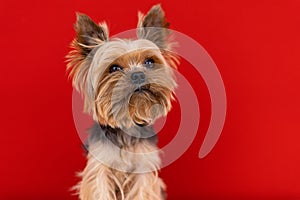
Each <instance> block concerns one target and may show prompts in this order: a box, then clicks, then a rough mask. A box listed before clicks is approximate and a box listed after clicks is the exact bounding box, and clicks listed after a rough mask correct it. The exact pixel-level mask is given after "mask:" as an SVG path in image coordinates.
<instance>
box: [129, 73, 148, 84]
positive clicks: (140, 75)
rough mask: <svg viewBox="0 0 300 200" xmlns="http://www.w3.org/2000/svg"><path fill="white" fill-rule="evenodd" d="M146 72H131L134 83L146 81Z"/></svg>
mask: <svg viewBox="0 0 300 200" xmlns="http://www.w3.org/2000/svg"><path fill="white" fill-rule="evenodd" d="M145 79H146V77H145V74H144V73H143V72H134V73H132V74H131V81H132V83H134V84H142V83H144V82H145Z"/></svg>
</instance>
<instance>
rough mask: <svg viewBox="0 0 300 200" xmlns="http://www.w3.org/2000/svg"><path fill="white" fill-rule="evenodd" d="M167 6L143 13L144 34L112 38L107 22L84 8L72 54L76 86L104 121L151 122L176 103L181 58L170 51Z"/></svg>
mask: <svg viewBox="0 0 300 200" xmlns="http://www.w3.org/2000/svg"><path fill="white" fill-rule="evenodd" d="M167 28H168V23H166V20H165V16H164V12H163V11H162V9H161V7H160V6H159V5H156V6H153V7H152V9H151V10H150V11H149V12H148V13H147V15H146V16H143V15H142V14H140V15H139V22H138V31H137V35H138V39H136V40H129V39H109V38H108V29H107V26H106V25H105V23H102V24H99V25H97V24H96V23H94V22H93V21H92V20H91V19H90V18H89V17H88V16H86V15H82V14H78V15H77V23H76V25H75V29H76V31H77V37H76V38H75V40H74V41H73V43H72V47H73V48H74V50H73V51H71V52H70V53H69V55H68V58H69V64H68V68H69V69H70V75H71V76H72V78H73V84H74V86H75V87H76V88H77V89H78V90H79V91H80V92H82V93H83V95H84V101H85V111H87V112H90V113H91V114H92V115H93V118H94V119H95V120H97V121H99V123H100V124H102V125H109V126H111V127H119V128H130V127H132V126H135V125H140V126H144V125H149V124H152V123H153V122H154V120H155V119H157V118H158V117H160V116H162V115H166V114H167V112H168V111H169V110H170V108H171V102H170V101H171V100H172V98H173V97H172V93H173V91H174V88H175V86H176V83H175V80H174V75H173V69H172V68H171V67H175V63H176V62H177V60H176V58H175V57H174V56H173V54H172V53H171V52H170V49H169V48H170V44H169V41H168V37H169V30H168V29H167Z"/></svg>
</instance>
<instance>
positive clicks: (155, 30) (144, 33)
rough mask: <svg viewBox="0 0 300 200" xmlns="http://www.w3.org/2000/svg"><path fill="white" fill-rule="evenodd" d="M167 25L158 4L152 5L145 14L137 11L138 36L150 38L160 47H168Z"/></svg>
mask: <svg viewBox="0 0 300 200" xmlns="http://www.w3.org/2000/svg"><path fill="white" fill-rule="evenodd" d="M168 27H169V23H168V22H167V21H166V17H165V13H164V11H163V10H162V8H161V6H160V4H158V5H155V6H153V7H152V8H151V9H150V11H149V12H148V13H147V14H146V15H145V16H144V15H143V14H142V13H140V12H139V21H138V32H137V35H138V38H140V39H147V40H150V41H152V42H153V43H155V44H156V45H157V46H158V47H159V48H161V49H168V35H169V32H170V31H169V29H168Z"/></svg>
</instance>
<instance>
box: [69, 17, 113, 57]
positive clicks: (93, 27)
mask: <svg viewBox="0 0 300 200" xmlns="http://www.w3.org/2000/svg"><path fill="white" fill-rule="evenodd" d="M76 16H77V21H76V24H75V30H76V32H77V37H76V39H75V40H76V43H77V44H76V45H77V46H78V48H79V49H78V50H79V51H80V52H81V54H83V55H88V54H89V53H90V51H91V50H92V49H93V48H94V47H95V46H97V45H99V44H101V43H103V42H105V41H107V40H108V29H107V25H106V24H105V23H102V24H99V25H98V24H96V23H95V22H94V21H93V20H92V19H91V18H90V17H89V16H87V15H85V14H81V13H76Z"/></svg>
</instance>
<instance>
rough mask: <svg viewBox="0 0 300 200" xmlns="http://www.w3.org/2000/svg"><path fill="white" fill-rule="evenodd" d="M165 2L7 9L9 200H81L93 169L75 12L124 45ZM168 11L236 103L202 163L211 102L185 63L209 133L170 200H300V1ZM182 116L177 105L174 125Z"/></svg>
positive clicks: (172, 174)
mask: <svg viewBox="0 0 300 200" xmlns="http://www.w3.org/2000/svg"><path fill="white" fill-rule="evenodd" d="M128 2H129V1H128ZM158 2H159V1H137V0H134V1H130V3H125V2H124V1H99V0H98V1H96V0H90V1H87V0H76V1H70V0H64V1H61V0H51V1H50V0H49V1H37V0H35V1H33V0H32V1H17V0H9V1H2V2H1V3H0V17H1V20H0V24H1V30H0V51H1V60H2V61H1V67H0V71H1V75H0V76H1V78H0V85H1V86H0V87H1V136H0V141H1V145H0V146H1V147H0V158H1V165H0V172H1V178H0V188H1V189H0V199H5V200H7V199H30V200H35V199H43V200H47V199H49V200H50V199H51V200H52V199H64V200H65V199H76V198H75V197H74V196H71V194H70V192H69V188H70V187H71V186H72V185H74V184H75V183H76V182H77V178H75V172H76V171H79V170H81V169H83V167H84V165H85V158H84V156H83V151H82V149H81V147H80V145H81V141H80V139H79V137H78V135H77V134H76V129H75V126H74V123H73V118H72V109H71V103H72V101H71V100H72V98H71V95H72V87H71V83H70V81H68V80H67V76H66V74H65V62H64V60H65V59H64V56H65V55H66V54H67V52H68V51H69V48H68V44H69V43H70V41H71V40H72V38H73V37H74V34H75V33H74V31H73V23H74V21H75V12H76V11H80V12H84V13H87V14H89V15H90V16H91V17H92V18H93V19H95V20H99V21H101V20H106V21H107V22H108V24H109V27H110V31H111V34H116V33H118V32H120V31H124V30H127V29H129V28H134V27H135V25H136V21H137V11H138V10H141V11H143V12H146V11H147V10H148V9H149V8H150V7H151V5H153V4H155V3H158ZM161 3H162V6H163V8H164V9H165V11H166V14H167V18H168V21H170V22H171V28H172V29H175V30H178V31H180V32H182V33H184V34H187V35H189V36H190V37H192V38H194V39H195V40H196V41H198V42H199V43H200V44H201V45H202V46H203V47H204V48H205V49H206V50H207V51H208V53H209V54H210V55H211V57H212V58H213V59H214V61H215V63H216V64H217V66H218V68H219V71H220V73H221V75H222V78H223V81H224V84H225V88H226V92H227V101H228V102H227V103H228V104H227V106H228V107H227V109H228V111H227V118H226V123H225V127H224V129H223V132H222V135H221V137H220V140H219V141H218V143H217V145H216V146H215V148H214V149H213V151H212V152H211V153H210V154H209V155H208V156H207V157H205V158H204V159H199V158H198V152H199V148H200V146H201V144H202V140H203V138H204V135H205V131H206V130H207V127H208V123H209V117H210V100H209V95H208V91H207V88H206V86H205V83H204V82H203V80H202V78H201V76H200V75H194V74H195V73H193V72H195V69H193V67H192V66H191V65H190V64H189V63H187V62H186V61H184V60H183V61H182V64H181V65H180V67H179V71H180V73H182V74H183V75H185V77H186V78H187V79H188V80H189V81H190V83H191V84H192V85H193V88H194V90H195V91H196V92H197V95H198V100H199V104H200V110H201V122H200V128H199V131H198V134H197V137H196V139H195V140H194V142H193V144H192V146H191V147H190V148H189V149H188V151H187V152H186V153H185V154H184V155H183V156H182V157H181V158H180V159H178V160H177V161H176V162H174V163H173V164H171V165H170V166H168V167H166V168H164V169H163V170H162V173H161V175H162V177H163V178H164V180H165V181H166V183H167V185H168V194H169V199H170V200H177V199H191V200H194V199H195V200H196V199H205V200H210V199H219V200H224V199H231V200H232V199H299V198H300V181H299V180H300V156H299V155H300V145H299V143H300V127H299V115H300V106H299V102H300V94H299V85H300V81H299V75H300V74H299V73H300V59H299V53H300V37H299V35H300V14H299V10H300V2H299V1H298V0H286V1H279V0H265V1H260V0H256V1H238V0H237V1H223V0H219V1H217V0H210V1H202V0H201V1H196V0H194V1H188V0H187V1H177V2H176V3H175V1H171V0H168V1H167V0H166V1H161ZM178 109H179V108H178V105H177V104H175V106H174V110H173V111H172V112H171V113H170V119H174V120H175V119H176V116H177V115H178V113H179V112H178ZM177 117H178V116H177ZM191 120H192V119H191ZM171 130H172V126H168V127H167V128H166V129H165V132H166V134H161V141H160V143H161V145H163V144H164V143H167V142H168V141H170V140H171V139H172V136H171V135H168V134H167V133H168V131H171ZM186 134H189V133H186Z"/></svg>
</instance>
